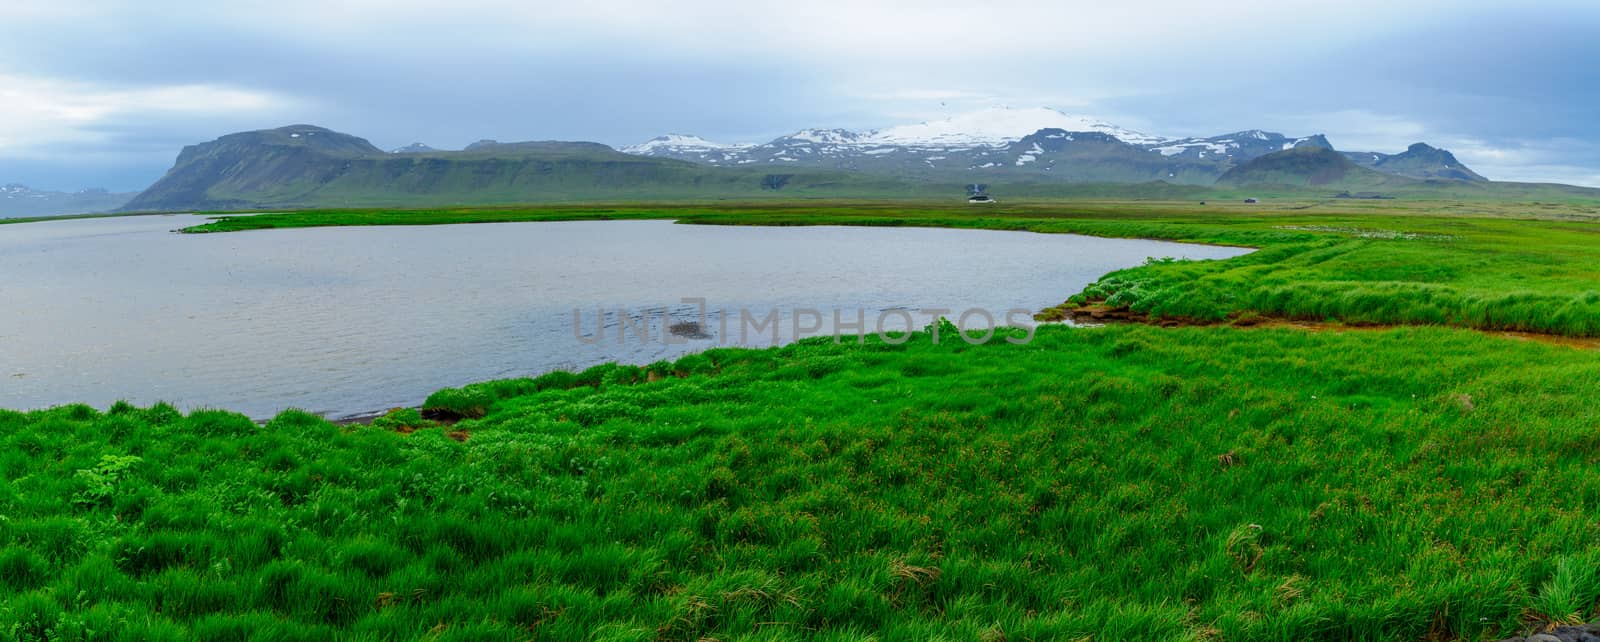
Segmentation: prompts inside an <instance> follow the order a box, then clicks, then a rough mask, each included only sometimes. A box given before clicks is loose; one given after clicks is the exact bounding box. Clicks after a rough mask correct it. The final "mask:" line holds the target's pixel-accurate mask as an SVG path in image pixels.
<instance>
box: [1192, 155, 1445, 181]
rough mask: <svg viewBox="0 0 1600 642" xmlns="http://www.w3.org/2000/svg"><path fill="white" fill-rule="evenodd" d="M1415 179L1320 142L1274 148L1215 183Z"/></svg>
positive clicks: (1229, 172)
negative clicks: (1380, 168) (1358, 161)
mask: <svg viewBox="0 0 1600 642" xmlns="http://www.w3.org/2000/svg"><path fill="white" fill-rule="evenodd" d="M1416 182H1417V181H1415V180H1413V179H1409V178H1405V177H1402V176H1397V175H1393V174H1384V173H1382V172H1377V171H1374V170H1371V169H1367V168H1365V167H1362V166H1360V165H1357V164H1356V163H1355V162H1354V161H1351V160H1350V159H1349V158H1347V157H1345V155H1344V154H1341V153H1339V152H1336V151H1334V150H1332V149H1329V148H1326V147H1320V146H1302V147H1295V148H1292V149H1286V150H1283V151H1281V152H1274V153H1271V154H1267V155H1266V156H1262V157H1259V158H1255V159H1252V160H1250V161H1249V162H1247V163H1245V164H1243V165H1240V166H1238V167H1235V168H1233V169H1230V170H1228V172H1227V173H1226V174H1223V175H1222V176H1221V177H1220V178H1218V179H1217V184H1219V185H1236V186H1237V185H1288V186H1292V187H1319V188H1339V189H1356V188H1382V187H1403V186H1408V185H1411V184H1414V183H1416Z"/></svg>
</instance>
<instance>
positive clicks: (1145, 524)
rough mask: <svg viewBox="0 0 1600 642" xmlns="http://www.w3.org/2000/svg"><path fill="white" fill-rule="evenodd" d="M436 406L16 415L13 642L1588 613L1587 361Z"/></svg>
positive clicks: (700, 368)
mask: <svg viewBox="0 0 1600 642" xmlns="http://www.w3.org/2000/svg"><path fill="white" fill-rule="evenodd" d="M430 403H431V404H434V405H438V406H442V407H448V408H455V409H458V410H460V411H462V412H464V413H466V414H472V415H475V414H479V413H484V414H485V416H483V417H482V418H480V419H472V420H467V421H463V422H461V423H459V424H456V425H454V426H450V427H437V426H434V425H432V424H431V423H430V422H427V421H425V420H422V419H421V418H420V416H418V415H417V413H416V412H415V411H403V412H399V413H396V414H395V415H393V416H391V417H389V418H385V419H381V420H379V421H378V422H376V423H375V424H374V425H373V426H349V427H339V426H334V425H332V424H329V423H327V422H325V421H323V420H321V419H318V418H316V417H313V416H310V415H306V414H304V413H299V412H288V413H284V414H283V415H280V416H279V417H278V418H277V419H275V420H274V421H272V422H271V423H269V424H267V425H265V426H258V425H256V424H254V423H252V422H251V421H249V420H248V419H246V418H244V417H243V416H240V415H236V414H230V413H225V412H218V411H200V412H195V413H192V414H190V415H188V416H183V415H181V414H179V413H178V412H176V411H174V410H172V409H171V408H168V407H156V408H151V409H137V408H132V407H117V408H113V409H111V410H110V411H109V412H106V413H101V412H97V411H95V410H93V409H90V408H87V407H81V406H76V407H66V408H59V409H55V410H51V411H42V412H33V413H28V414H19V413H0V444H3V446H4V448H3V449H0V474H3V477H4V479H5V484H4V485H3V486H0V511H3V515H4V519H3V520H0V541H4V542H6V545H5V546H4V548H3V549H0V602H3V603H4V605H5V606H4V607H3V608H0V632H9V635H10V636H11V637H12V638H14V639H28V640H37V639H51V640H56V639H124V640H160V639H172V640H180V639H198V640H233V639H308V640H311V639H329V638H333V637H343V638H345V639H373V640H378V639H399V640H409V639H438V640H520V639H548V640H698V639H764V640H799V639H834V640H847V639H849V640H854V639H877V640H903V639H951V640H966V639H989V640H999V639H1009V640H1058V639H1068V640H1071V639H1110V640H1132V639H1142V640H1296V639H1353V640H1421V639H1485V638H1488V637H1493V636H1494V635H1498V634H1500V633H1504V632H1510V631H1512V630H1516V629H1519V628H1521V627H1523V626H1525V625H1527V624H1529V623H1543V622H1554V621H1577V620H1580V619H1582V618H1585V617H1591V616H1593V615H1595V612H1594V610H1595V604H1596V600H1597V598H1600V549H1597V547H1596V542H1597V538H1600V522H1597V521H1596V520H1595V518H1594V515H1595V514H1596V510H1597V509H1600V476H1597V475H1595V472H1594V471H1595V470H1596V466H1597V465H1600V432H1597V431H1596V426H1595V423H1594V417H1596V416H1597V411H1600V361H1597V360H1596V358H1595V354H1594V353H1593V352H1589V351H1584V350H1578V349H1574V348H1569V347H1562V346H1551V345H1545V344H1541V343H1537V342H1527V341H1516V340H1512V339H1506V338H1500V337H1493V336H1488V335H1484V334H1480V333H1474V332H1470V331H1462V330H1445V329H1403V330H1389V331H1351V332H1342V333H1340V332H1322V333H1312V332H1305V331H1301V330H1291V329H1270V330H1267V329H1254V330H1246V329H1234V328H1187V329H1178V330H1169V329H1159V328H1151V327H1144V326H1119V327H1107V328H1097V329H1072V328H1064V327H1046V328H1043V329H1041V331H1040V332H1039V333H1038V336H1037V338H1036V340H1035V341H1034V342H1033V343H1031V344H1029V345H1026V346H1013V345H1010V344H1007V343H1004V342H997V343H991V344H988V345H984V346H978V347H972V346H967V345H966V344H965V343H963V342H960V341H951V340H949V335H948V334H947V335H946V340H945V341H943V342H942V343H941V344H940V345H938V346H934V345H932V344H931V341H930V340H929V339H928V337H927V336H926V335H923V336H918V337H915V338H913V339H912V340H911V341H909V342H908V343H906V344H904V345H902V346H891V345H885V344H883V343H881V342H877V341H873V342H872V343H870V344H868V345H866V346H857V345H853V344H848V343H847V344H845V345H834V344H833V343H832V342H831V340H829V339H823V340H812V341H807V342H804V343H802V344H799V345H794V346H789V347H785V348H778V349H772V350H765V351H741V350H726V349H724V350H716V351H712V352H709V353H705V354H701V355H693V356H689V357H685V358H683V359H681V360H679V361H677V362H676V363H671V364H667V363H661V364H655V365H653V366H649V367H646V368H637V367H628V366H622V367H618V366H609V367H600V368H597V369H594V370H590V371H586V372H584V373H580V374H576V375H570V374H556V375H549V376H546V377H542V378H540V379H536V380H522V381H510V382H497V383H491V384H483V385H478V386H471V387H468V388H467V389H463V390H450V391H442V392H441V393H440V394H438V395H435V398H434V399H433V400H430ZM458 439H464V441H457V440H458Z"/></svg>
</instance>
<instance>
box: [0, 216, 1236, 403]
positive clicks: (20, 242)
mask: <svg viewBox="0 0 1600 642" xmlns="http://www.w3.org/2000/svg"><path fill="white" fill-rule="evenodd" d="M202 220H203V219H201V218H199V217H194V216H162V217H136V218H119V219H89V220H76V221H61V222H49V223H31V224H22V225H7V226H0V407H4V408H13V409H32V408H41V407H48V406H53V405H59V404H64V403H72V402H86V403H89V404H92V405H94V406H97V407H101V408H104V407H106V406H108V405H110V404H111V403H113V402H115V401H117V400H119V399H125V400H129V401H132V402H134V403H137V404H140V405H148V404H151V403H154V402H156V401H169V402H172V403H174V404H176V405H178V406H180V407H183V408H195V407H212V408H226V409H230V410H237V411H240V412H244V413H246V414H249V415H251V416H252V417H257V418H265V417H271V416H272V415H274V414H276V413H277V412H278V411H280V410H282V409H285V408H291V407H293V408H303V409H307V410H311V411H315V412H320V413H324V414H327V415H328V416H332V417H342V416H348V415H352V414H357V413H362V412H367V411H373V410H381V409H384V408H390V407H395V406H414V405H418V404H420V403H421V402H422V400H423V399H424V398H425V397H426V396H427V395H428V394H429V393H430V392H432V391H434V390H437V389H439V388H443V387H448V386H459V385H462V384H466V383H470V382H474V381H482V380H486V379H496V378H506V377H517V376H527V375H533V374H538V373H542V372H546V371H549V370H553V369H562V368H564V369H575V368H584V367H588V366H591V365H594V364H597V363H602V362H605V361H622V362H629V363H638V364H644V363H649V362H653V361H656V360H659V359H664V358H670V357H673V356H676V355H680V354H683V353H687V352H693V351H698V350H703V349H706V348H711V347H716V346H718V345H725V344H735V343H740V342H741V335H742V337H743V339H742V340H743V342H744V343H746V344H755V345H770V343H771V342H772V337H771V334H770V328H769V329H767V330H765V331H762V332H751V331H750V330H749V328H745V329H744V330H745V331H744V332H740V328H741V321H742V318H741V316H740V312H739V311H740V310H748V311H750V315H751V318H752V320H754V321H761V320H763V319H764V318H765V317H766V316H767V315H768V314H769V313H771V312H773V311H776V312H777V314H778V321H777V322H776V324H775V325H776V326H777V327H778V328H780V329H781V331H780V333H779V335H780V336H779V340H780V341H786V340H789V338H790V337H791V336H792V335H793V330H794V325H795V323H794V322H795V321H799V322H800V325H801V329H802V330H805V329H808V328H810V327H811V326H813V325H818V324H816V323H815V321H816V319H815V317H813V316H812V315H810V314H808V313H805V312H799V313H797V312H796V310H803V309H811V310H816V311H817V312H818V315H817V316H820V317H822V323H821V324H820V325H821V326H823V327H822V328H821V329H820V330H818V331H819V332H826V331H827V328H828V326H831V325H832V321H833V315H834V314H835V313H836V312H837V313H838V314H839V315H840V318H841V319H842V320H843V321H844V322H845V323H851V322H855V321H857V320H858V319H862V318H864V319H865V321H866V323H867V326H868V331H872V330H874V329H875V327H876V325H877V322H878V320H879V318H880V317H881V318H883V319H884V320H885V327H887V328H889V329H893V330H899V329H903V328H904V327H905V326H906V322H905V316H906V315H907V314H909V315H910V316H911V318H912V319H914V320H915V325H916V326H917V327H921V326H923V325H926V324H927V319H928V317H927V316H926V315H925V314H922V312H921V311H923V310H927V309H938V308H945V309H951V310H954V311H955V313H960V312H961V311H963V310H966V309H969V308H984V309H988V310H992V311H993V314H994V316H995V317H996V320H997V321H998V322H1000V323H1001V324H1003V323H1004V315H1005V311H1006V310H1008V309H1012V308H1022V309H1026V310H1028V311H1034V310H1038V309H1041V308H1044V307H1048V306H1051V305H1055V304H1057V303H1060V302H1061V301H1062V300H1063V299H1065V298H1066V297H1067V296H1068V295H1071V294H1073V293H1075V292H1077V291H1078V290H1080V289H1081V288H1082V287H1083V286H1084V285H1086V284H1088V283H1090V282H1092V281H1094V280H1095V279H1097V278H1099V277H1100V276H1101V275H1103V274H1105V273H1106V272H1110V271H1112V270H1116V269H1120V268H1125V267H1129V266H1133V265H1138V264H1140V263H1141V262H1143V261H1144V260H1145V259H1146V258H1147V257H1168V256H1170V257H1178V258H1192V259H1218V258H1227V257H1231V256H1236V255H1239V254H1242V253H1244V252H1245V250H1240V249H1237V248H1219V247H1204V246H1197V245H1184V244H1175V243H1162V242H1154V241H1137V240H1113V239H1099V238H1090V237H1083V236H1069V235H1049V234H1032V233H1026V232H989V231H973V230H940V229H907V228H861V227H852V228H842V227H786V228H779V227H712V226H697V225H676V224H673V223H670V222H663V221H620V222H617V221H613V222H570V223H568V222H563V223H504V224H492V225H450V226H433V227H370V228H324V229H301V230H271V231H259V232H245V233H235V234H214V235H180V234H173V233H171V230H174V229H177V228H180V227H185V226H188V225H193V224H197V223H199V222H202ZM685 298H702V299H704V300H705V301H706V306H705V307H706V308H707V310H708V312H707V316H706V323H705V324H704V325H702V326H701V329H702V330H703V331H704V333H705V334H707V335H709V336H708V337H706V338H693V339H690V338H684V337H683V336H680V335H681V334H682V333H680V334H679V335H671V334H668V333H665V332H664V331H663V330H664V325H665V323H664V322H663V321H662V316H663V315H664V314H670V315H672V316H671V319H673V321H674V322H676V321H691V322H692V321H699V320H700V306H699V305H697V304H693V303H684V302H683V301H682V300H683V299H685ZM575 310H577V311H578V321H579V322H580V326H579V327H580V328H581V333H582V334H583V335H584V336H585V339H580V338H579V336H578V333H577V332H575V330H574V311H575ZM721 310H726V311H727V312H726V313H724V314H720V315H719V314H718V311H721ZM602 312H603V313H604V314H602ZM625 315H626V316H629V317H631V318H634V319H640V318H643V317H645V316H650V317H651V320H650V321H649V322H648V325H649V326H650V341H649V343H645V342H644V341H642V340H641V339H640V338H639V337H638V333H637V331H636V330H630V331H629V332H628V334H626V340H625V341H619V339H618V334H619V332H618V331H619V330H621V329H623V328H621V327H620V326H621V325H622V324H623V323H624V316H625ZM951 316H954V314H952V315H951ZM796 317H798V319H797V318H796ZM724 320H725V321H724ZM971 320H972V321H973V323H974V324H975V325H979V326H980V327H981V326H982V325H983V322H982V320H981V317H977V316H974V317H971ZM724 324H725V326H726V330H724V329H723V328H724ZM644 325H645V322H643V321H634V322H632V324H631V327H634V328H637V327H642V326H644ZM597 327H598V328H604V330H603V331H602V334H601V335H600V336H599V338H598V339H597V338H596V329H597ZM681 329H682V328H681V327H680V330H681ZM664 336H671V337H673V339H674V340H675V341H679V342H681V343H672V344H669V343H667V342H666V341H665V340H664V339H663V337H664Z"/></svg>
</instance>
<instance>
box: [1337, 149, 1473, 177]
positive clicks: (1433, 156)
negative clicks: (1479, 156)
mask: <svg viewBox="0 0 1600 642" xmlns="http://www.w3.org/2000/svg"><path fill="white" fill-rule="evenodd" d="M1345 156H1346V157H1347V158H1349V159H1350V160H1351V161H1353V162H1355V163H1356V164H1357V165H1360V166H1362V167H1366V168H1368V169H1374V170H1377V171H1380V172H1387V173H1390V174H1399V175H1401V176H1409V177H1411V178H1422V179H1441V180H1456V181H1487V180H1489V179H1487V178H1484V177H1482V176H1479V175H1478V173H1477V172H1474V171H1472V169H1471V168H1469V167H1467V166H1466V165H1464V164H1462V163H1461V161H1458V160H1456V157H1455V155H1454V154H1451V153H1450V152H1448V151H1445V150H1442V149H1439V148H1437V147H1433V146H1430V145H1428V144H1427V143H1416V144H1414V145H1412V146H1411V147H1409V148H1407V149H1406V151H1404V152H1401V153H1399V154H1393V155H1390V154H1379V153H1375V152H1348V153H1346V154H1345Z"/></svg>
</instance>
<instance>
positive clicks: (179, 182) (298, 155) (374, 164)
mask: <svg viewBox="0 0 1600 642" xmlns="http://www.w3.org/2000/svg"><path fill="white" fill-rule="evenodd" d="M785 170H786V171H783V172H774V171H773V170H772V169H771V168H762V169H751V170H725V169H718V168H707V167H703V166H700V165H696V164H694V163H688V162H684V161H678V160H672V159H663V158H646V157H640V156H634V155H629V154H623V153H621V152H618V151H616V150H614V149H611V148H610V147H607V146H605V145H600V144H596V143H573V142H554V141H548V142H522V143H500V142H496V141H480V142H478V143H474V144H472V145H470V146H468V147H467V148H466V149H465V150H462V151H459V152H441V151H433V152H408V153H402V154H392V153H387V152H384V151H383V150H380V149H378V148H377V147H375V146H373V145H372V144H371V143H369V142H367V141H366V140H364V139H361V138H357V137H355V136H350V135H348V134H342V133H339V132H335V131H331V130H328V129H324V128H321V127H315V126H311V125H292V126H289V127H281V128H278V129H269V130H261V131H253V132H243V133H239V134H230V135H227V136H223V137H221V138H218V139H217V140H214V141H211V142H209V143H202V144H199V145H192V146H189V147H186V148H184V150H183V152H182V153H180V154H179V155H178V159H177V162H176V163H175V164H174V165H173V167H172V169H171V170H168V172H167V174H166V175H165V176H163V177H162V178H161V180H159V181H157V182H156V183H155V184H154V185H152V186H150V188H149V189H147V190H145V191H144V192H143V193H141V194H139V195H138V196H137V197H135V198H134V199H133V200H132V201H130V202H128V203H127V204H126V205H125V206H124V207H123V208H122V209H123V210H124V211H176V210H240V209H266V208H293V207H345V206H397V205H413V206H417V205H446V204H492V203H528V202H553V201H577V200H626V199H649V198H685V197H694V198H727V197H760V196H770V195H773V194H776V193H779V192H782V193H783V194H784V195H790V196H804V195H806V194H836V193H850V194H863V195H872V194H904V193H910V192H911V188H909V187H908V186H906V185H904V184H901V183H899V182H896V181H892V180H884V179H882V178H878V177H869V176H860V175H852V174H846V173H841V172H823V171H815V170H810V171H806V170H799V171H797V170H793V169H788V168H785Z"/></svg>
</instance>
